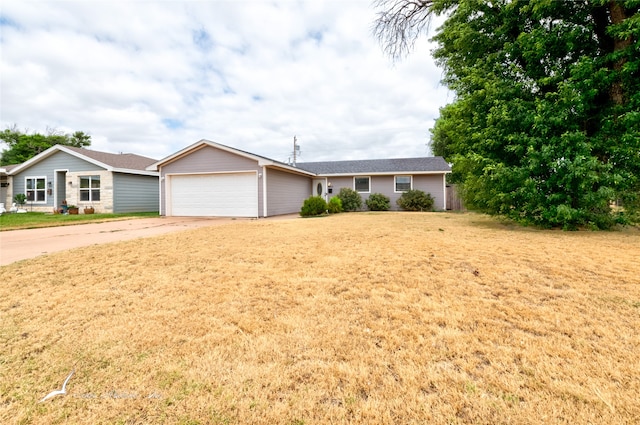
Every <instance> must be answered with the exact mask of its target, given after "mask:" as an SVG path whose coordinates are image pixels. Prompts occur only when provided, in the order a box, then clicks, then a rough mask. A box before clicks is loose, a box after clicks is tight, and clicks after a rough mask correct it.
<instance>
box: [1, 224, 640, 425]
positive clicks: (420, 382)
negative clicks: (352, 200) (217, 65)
mask: <svg viewBox="0 0 640 425" xmlns="http://www.w3.org/2000/svg"><path fill="white" fill-rule="evenodd" d="M638 264H640V232H639V231H638V230H637V229H635V228H628V229H625V230H622V231H616V232H597V233H596V232H573V233H567V232H559V231H541V230H534V229H526V228H525V229H523V228H518V227H513V226H510V225H505V224H503V223H500V222H498V221H495V220H493V219H490V218H487V217H484V216H479V215H475V214H444V213H358V214H338V215H335V216H330V217H325V218H322V219H318V220H302V219H294V220H282V221H267V220H258V221H251V222H234V223H231V224H229V225H225V226H217V227H211V228H201V229H197V230H191V231H185V232H181V233H175V234H170V235H164V236H160V237H155V238H148V239H141V240H135V241H126V242H121V243H115V244H108V245H103V246H92V247H88V248H82V249H80V250H73V251H69V252H65V253H57V254H51V255H48V256H45V257H39V258H37V259H33V260H28V261H22V262H18V263H14V264H12V265H8V266H4V267H2V268H0V281H1V282H2V285H0V353H1V356H0V422H1V423H8V424H59V423H77V424H112V423H121V424H134V423H159V424H173V423H180V424H245V423H255V424H302V423H304V424H318V423H336V424H339V423H345V424H346V423H349V424H364V423H378V424H400V423H401V424H423V423H430V424H466V423H474V424H534V423H535V424H538V423H549V424H576V423H603V424H604V423H607V424H609V423H612V424H613V423H616V424H631V423H638V421H639V419H640V405H639V404H638V401H637V400H638V394H639V393H640V378H639V377H638V370H640V356H638V353H640V333H639V332H638V329H640V307H639V306H640V275H639V274H638ZM74 367H75V369H76V374H75V375H74V376H73V377H72V379H71V380H70V381H69V385H68V388H67V389H68V394H67V395H66V396H58V397H56V398H53V399H51V400H48V401H46V402H45V403H38V400H40V399H41V398H42V397H44V395H46V394H47V393H48V392H50V391H52V390H54V389H58V388H59V387H60V385H61V383H62V381H63V380H64V378H65V377H66V376H67V375H68V373H69V371H70V370H71V369H72V368H74Z"/></svg>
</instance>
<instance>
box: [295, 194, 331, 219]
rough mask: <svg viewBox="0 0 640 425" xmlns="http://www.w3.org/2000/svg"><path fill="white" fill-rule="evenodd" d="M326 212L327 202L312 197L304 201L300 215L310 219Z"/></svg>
mask: <svg viewBox="0 0 640 425" xmlns="http://www.w3.org/2000/svg"><path fill="white" fill-rule="evenodd" d="M326 211H327V202H326V201H325V200H324V198H322V197H321V196H312V197H310V198H307V199H305V200H304V203H303V204H302V208H301V209H300V215H301V216H303V217H310V216H313V215H322V214H324V213H325V212H326Z"/></svg>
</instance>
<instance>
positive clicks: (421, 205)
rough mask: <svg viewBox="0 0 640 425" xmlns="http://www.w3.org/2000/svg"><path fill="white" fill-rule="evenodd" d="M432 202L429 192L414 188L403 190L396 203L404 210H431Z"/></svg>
mask: <svg viewBox="0 0 640 425" xmlns="http://www.w3.org/2000/svg"><path fill="white" fill-rule="evenodd" d="M434 202H435V200H434V199H433V196H431V194H429V193H425V192H423V191H421V190H415V189H414V190H408V191H406V192H404V193H403V194H402V196H400V197H399V198H398V200H397V201H396V204H398V206H399V207H400V208H402V209H403V210H405V211H433V204H434Z"/></svg>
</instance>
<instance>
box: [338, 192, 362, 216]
mask: <svg viewBox="0 0 640 425" xmlns="http://www.w3.org/2000/svg"><path fill="white" fill-rule="evenodd" d="M338 198H340V201H341V202H342V209H343V210H344V211H357V210H359V209H360V208H362V197H361V196H360V194H359V193H358V192H356V191H355V190H353V189H349V188H348V187H343V188H342V189H340V192H338Z"/></svg>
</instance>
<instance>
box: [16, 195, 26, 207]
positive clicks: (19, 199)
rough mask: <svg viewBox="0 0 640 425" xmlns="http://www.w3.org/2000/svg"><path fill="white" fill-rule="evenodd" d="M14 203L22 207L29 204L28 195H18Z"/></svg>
mask: <svg viewBox="0 0 640 425" xmlns="http://www.w3.org/2000/svg"><path fill="white" fill-rule="evenodd" d="M13 202H15V203H16V204H18V205H19V206H21V207H22V206H23V205H24V204H26V203H27V195H25V194H24V193H18V194H16V196H14V197H13Z"/></svg>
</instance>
